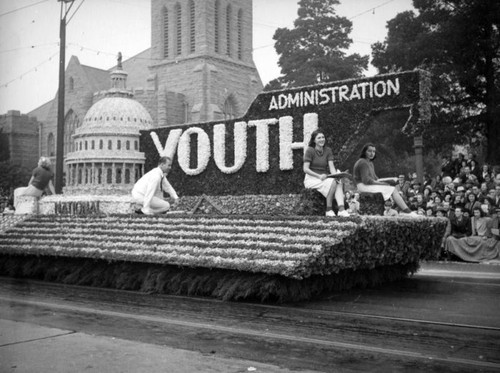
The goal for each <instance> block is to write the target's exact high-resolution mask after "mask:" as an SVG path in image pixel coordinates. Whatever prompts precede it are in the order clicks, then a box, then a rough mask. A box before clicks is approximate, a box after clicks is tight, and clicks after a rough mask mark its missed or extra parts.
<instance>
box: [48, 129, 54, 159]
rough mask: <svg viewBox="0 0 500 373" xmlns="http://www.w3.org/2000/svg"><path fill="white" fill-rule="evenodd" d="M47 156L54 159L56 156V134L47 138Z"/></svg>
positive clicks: (50, 134)
mask: <svg viewBox="0 0 500 373" xmlns="http://www.w3.org/2000/svg"><path fill="white" fill-rule="evenodd" d="M47 154H48V155H49V157H53V156H55V155H56V143H55V140H54V134H53V133H52V132H51V133H49V136H47Z"/></svg>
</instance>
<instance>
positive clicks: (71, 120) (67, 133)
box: [63, 109, 79, 155]
mask: <svg viewBox="0 0 500 373" xmlns="http://www.w3.org/2000/svg"><path fill="white" fill-rule="evenodd" d="M78 126H79V119H78V115H76V113H75V112H74V111H73V110H72V109H70V110H69V111H68V114H66V117H65V118H64V150H63V152H64V155H66V154H68V152H72V151H74V150H75V148H76V149H77V150H78V148H77V147H76V146H75V140H74V139H73V135H74V134H75V129H76V128H78Z"/></svg>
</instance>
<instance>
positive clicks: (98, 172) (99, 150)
mask: <svg viewBox="0 0 500 373" xmlns="http://www.w3.org/2000/svg"><path fill="white" fill-rule="evenodd" d="M127 75H128V74H127V73H126V72H125V71H123V70H122V66H121V58H120V57H119V58H118V65H117V68H116V69H115V70H114V71H112V72H111V82H112V88H111V89H110V90H108V91H106V93H105V94H104V98H103V99H101V100H99V101H98V102H96V103H95V104H94V105H93V106H92V107H91V108H90V109H89V110H88V112H87V114H86V115H85V118H84V119H83V123H82V125H81V127H79V128H77V129H76V130H75V134H74V135H73V141H74V143H75V149H76V150H75V151H74V152H71V153H68V154H67V157H66V161H65V162H66V168H67V176H66V186H65V188H64V194H69V195H76V194H114V195H117V194H118V195H120V194H128V193H129V192H130V191H131V190H132V187H133V185H134V183H135V182H136V181H137V180H138V179H139V178H140V177H141V176H142V174H143V173H144V161H145V155H144V153H143V152H140V151H139V136H140V132H139V131H140V130H147V129H150V128H152V126H153V122H152V119H151V116H150V115H149V113H148V112H147V110H146V109H145V108H144V106H142V105H141V104H140V103H139V102H137V101H135V100H134V99H132V96H133V94H132V93H131V92H130V91H128V90H127V89H126V80H127Z"/></svg>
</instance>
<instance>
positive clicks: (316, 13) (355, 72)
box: [265, 0, 368, 90]
mask: <svg viewBox="0 0 500 373" xmlns="http://www.w3.org/2000/svg"><path fill="white" fill-rule="evenodd" d="M339 3H340V2H339V1H338V0H300V1H299V9H298V18H297V19H296V20H295V22H294V28H293V29H291V30H289V29H288V28H278V29H277V30H276V32H275V33H274V36H273V38H274V40H276V44H275V49H276V52H277V53H278V55H279V56H280V58H279V62H278V64H279V66H280V67H281V73H282V74H283V76H281V77H279V78H278V79H275V80H273V81H271V82H269V84H268V85H267V86H266V88H265V89H266V90H271V89H280V88H286V87H297V86H302V85H308V84H316V83H320V82H328V81H334V80H340V79H347V78H355V77H359V76H361V74H362V72H363V70H364V69H366V68H367V66H368V56H360V55H359V54H352V55H349V56H347V55H346V52H345V51H346V50H347V48H349V45H350V44H351V43H352V40H351V39H350V38H349V33H350V32H351V30H352V22H351V21H349V20H348V19H347V18H345V17H340V16H338V15H337V14H336V12H335V6H336V5H338V4H339Z"/></svg>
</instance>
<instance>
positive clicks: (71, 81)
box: [68, 76, 75, 92]
mask: <svg viewBox="0 0 500 373" xmlns="http://www.w3.org/2000/svg"><path fill="white" fill-rule="evenodd" d="M74 89H75V80H74V79H73V77H72V76H70V77H69V79H68V90H69V91H70V92H71V91H73V90H74Z"/></svg>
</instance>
